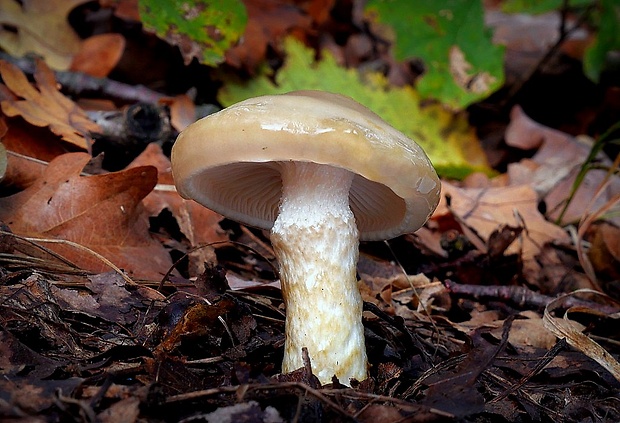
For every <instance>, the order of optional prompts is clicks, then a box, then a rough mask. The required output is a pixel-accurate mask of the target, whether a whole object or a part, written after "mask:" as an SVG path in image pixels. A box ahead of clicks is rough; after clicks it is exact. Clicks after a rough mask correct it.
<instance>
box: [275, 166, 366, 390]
mask: <svg viewBox="0 0 620 423" xmlns="http://www.w3.org/2000/svg"><path fill="white" fill-rule="evenodd" d="M280 165H281V174H282V182H283V193H282V199H281V203H280V213H279V215H278V218H277V219H276V221H275V223H274V226H273V229H272V233H271V240H272V244H273V247H274V251H275V254H276V257H277V259H278V261H279V264H280V280H281V284H282V293H283V296H284V303H285V305H286V341H285V347H284V361H283V364H282V371H283V372H284V373H288V372H290V371H293V370H295V369H298V368H300V367H302V366H303V361H302V352H301V350H302V347H307V348H308V353H309V356H310V360H311V363H312V369H313V372H314V374H315V375H316V376H317V377H318V378H319V380H320V381H321V383H323V384H325V383H329V382H331V378H332V376H334V375H336V376H337V377H338V379H339V381H340V382H341V383H344V384H347V385H348V384H349V379H351V378H355V379H357V380H364V379H365V378H366V377H367V356H366V348H365V344H364V328H363V326H362V298H361V295H360V293H359V288H358V285H357V279H356V276H355V275H356V265H357V260H358V256H359V252H358V251H359V236H358V230H357V226H356V224H355V218H354V216H353V212H352V211H351V209H350V207H349V189H350V187H351V183H352V180H353V174H352V173H351V172H349V171H347V170H345V169H339V168H334V167H331V166H326V165H319V164H315V163H299V162H297V163H293V162H286V163H280Z"/></svg>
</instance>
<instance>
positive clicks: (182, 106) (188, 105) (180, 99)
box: [159, 94, 196, 132]
mask: <svg viewBox="0 0 620 423" xmlns="http://www.w3.org/2000/svg"><path fill="white" fill-rule="evenodd" d="M159 102H160V103H162V104H165V105H167V106H168V107H169V108H170V124H171V125H172V127H173V128H174V129H176V130H177V131H179V132H181V131H182V130H184V129H185V128H187V127H188V126H189V125H190V124H192V123H194V122H195V121H196V105H195V104H194V102H193V101H192V99H191V98H189V96H188V95H187V94H182V95H177V96H175V97H172V98H170V97H166V98H162V99H161V100H160V101H159Z"/></svg>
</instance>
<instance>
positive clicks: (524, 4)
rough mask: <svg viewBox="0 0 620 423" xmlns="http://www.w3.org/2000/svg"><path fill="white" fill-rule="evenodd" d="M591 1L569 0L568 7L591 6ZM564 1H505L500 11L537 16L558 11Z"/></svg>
mask: <svg viewBox="0 0 620 423" xmlns="http://www.w3.org/2000/svg"><path fill="white" fill-rule="evenodd" d="M592 2H593V0H569V2H568V6H569V7H571V8H573V7H581V6H588V5H590V4H592ZM563 4H564V0H506V1H504V3H503V4H502V11H503V12H506V13H527V14H531V15H538V14H541V13H547V12H551V11H554V10H560V9H561V8H562V5H563Z"/></svg>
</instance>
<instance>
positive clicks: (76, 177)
mask: <svg viewBox="0 0 620 423" xmlns="http://www.w3.org/2000/svg"><path fill="white" fill-rule="evenodd" d="M89 159H90V156H89V155H88V154H86V153H69V154H64V155H62V156H59V157H57V158H56V159H54V160H53V161H52V162H50V164H49V166H48V168H47V170H46V171H45V173H44V174H43V176H42V177H41V178H39V179H38V180H37V181H36V182H35V183H34V184H33V185H31V186H30V187H28V188H27V189H26V190H24V191H22V192H19V193H17V194H14V195H12V196H10V197H5V198H2V199H0V220H3V221H4V222H6V223H7V224H8V225H9V226H10V227H11V230H12V231H13V232H15V233H17V234H21V235H29V236H36V237H44V238H56V239H65V240H69V241H73V242H76V243H79V244H81V245H83V246H86V247H88V248H91V249H92V250H94V251H96V252H98V253H99V254H102V255H103V256H104V257H106V258H107V259H108V260H111V261H112V262H113V263H114V264H116V265H117V266H119V267H121V268H124V269H126V270H128V271H130V273H133V274H134V275H136V276H139V277H143V278H151V279H159V278H160V277H161V275H162V274H164V273H166V271H167V270H168V269H169V267H170V266H171V260H170V257H169V255H168V253H167V252H166V251H165V249H164V248H163V246H162V245H161V244H160V243H159V242H157V241H155V240H154V239H153V238H152V237H151V235H150V234H149V232H148V216H147V215H146V213H145V212H144V207H143V206H142V203H141V200H142V198H144V197H145V196H146V195H147V194H148V193H149V192H150V191H151V190H152V189H153V187H154V186H155V183H156V181H157V170H156V169H155V168H154V167H152V166H144V167H136V168H133V169H128V170H123V171H121V172H114V173H108V174H103V175H96V176H80V172H81V171H82V168H83V167H84V165H85V164H86V163H87V162H88V161H89ZM50 247H52V248H53V249H54V250H55V251H57V252H59V253H61V254H63V255H64V256H65V257H66V258H68V259H69V260H71V261H72V262H74V263H75V264H76V265H78V266H80V267H81V268H84V269H87V270H91V271H95V272H101V271H105V270H110V269H109V268H107V267H106V265H105V264H104V263H102V262H101V261H100V260H98V259H97V258H95V257H94V256H92V255H89V254H87V253H85V252H83V251H78V250H76V249H75V248H70V247H68V246H63V245H60V244H54V245H51V246H50Z"/></svg>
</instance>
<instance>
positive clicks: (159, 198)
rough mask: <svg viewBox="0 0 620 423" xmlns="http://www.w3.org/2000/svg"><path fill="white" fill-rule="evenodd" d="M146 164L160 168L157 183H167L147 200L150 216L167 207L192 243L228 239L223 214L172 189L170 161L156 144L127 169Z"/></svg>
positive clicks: (195, 244)
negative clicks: (222, 224)
mask: <svg viewBox="0 0 620 423" xmlns="http://www.w3.org/2000/svg"><path fill="white" fill-rule="evenodd" d="M146 165H149V166H155V167H156V168H157V170H158V175H159V176H158V184H161V185H164V186H165V187H161V189H157V188H156V189H155V190H154V191H152V192H151V193H149V195H147V196H146V198H145V199H144V205H145V206H146V209H147V211H148V213H149V215H150V216H157V215H159V213H161V211H162V210H163V209H164V208H167V209H168V210H170V211H171V212H172V215H173V216H174V217H175V218H176V219H177V222H178V223H179V228H180V229H181V232H183V235H185V237H186V238H187V239H188V240H189V242H190V243H191V245H193V246H197V245H201V244H206V243H211V242H218V241H226V240H228V237H227V236H226V234H225V233H224V231H223V230H222V228H221V227H220V225H219V223H220V222H221V221H222V219H223V217H222V216H221V215H219V214H217V213H215V212H214V211H211V210H209V209H207V208H206V207H203V206H201V205H200V204H198V203H196V202H195V201H192V200H186V199H184V198H182V197H181V196H180V195H179V194H177V193H176V191H174V190H172V188H173V186H174V180H173V178H172V172H171V170H170V160H169V159H168V158H167V157H166V156H165V155H164V154H163V152H162V150H161V147H160V146H158V145H157V144H154V143H151V144H149V145H148V146H147V147H146V149H145V150H144V152H142V154H140V156H138V157H137V158H136V159H135V160H134V161H133V162H132V163H131V164H130V165H129V166H128V169H131V168H134V167H136V166H146Z"/></svg>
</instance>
